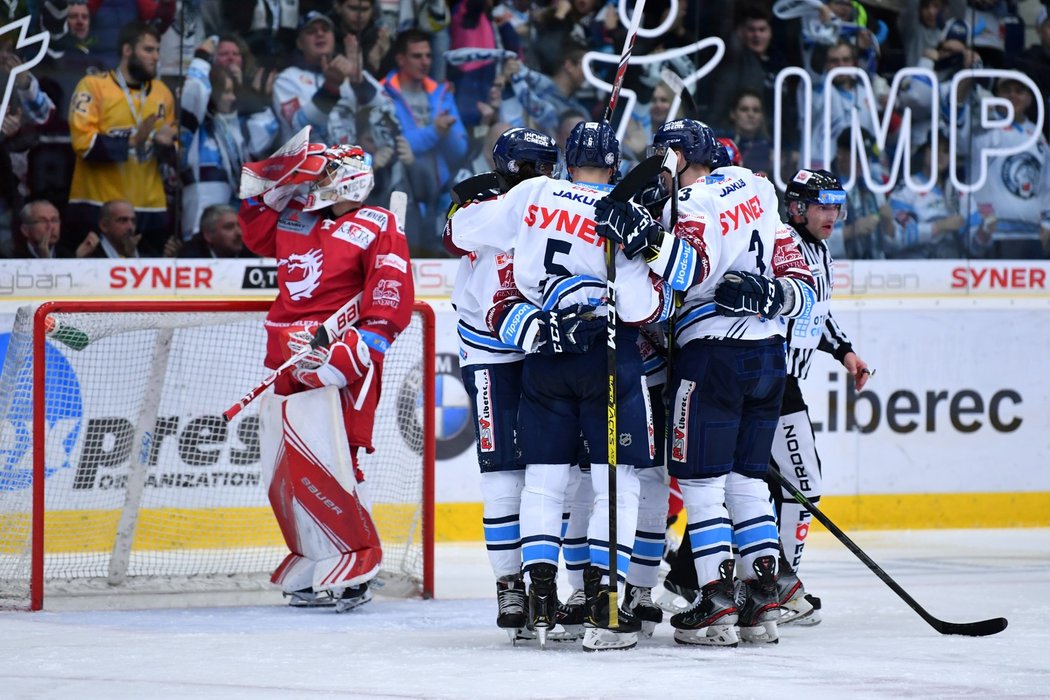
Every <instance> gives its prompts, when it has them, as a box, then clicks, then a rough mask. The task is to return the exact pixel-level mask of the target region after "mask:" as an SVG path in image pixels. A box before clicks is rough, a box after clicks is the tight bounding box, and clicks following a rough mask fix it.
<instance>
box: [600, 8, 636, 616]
mask: <svg viewBox="0 0 1050 700" xmlns="http://www.w3.org/2000/svg"><path fill="white" fill-rule="evenodd" d="M644 11H645V0H638V2H637V4H635V6H634V13H633V14H632V15H631V26H629V27H628V28H627V38H626V39H625V40H624V42H623V51H621V52H620V65H619V66H617V68H616V78H615V79H614V80H613V85H612V92H611V93H609V104H607V105H606V106H605V117H604V119H603V121H606V122H607V121H609V120H610V119H612V114H613V111H614V110H615V109H616V102H617V101H618V100H619V98H620V88H621V87H623V78H624V76H625V75H626V74H627V63H628V62H629V61H630V60H631V52H632V51H633V50H634V40H635V39H636V38H637V37H638V27H639V26H641V23H642V13H643V12H644ZM621 184H622V183H621ZM614 191H615V190H614ZM610 196H611V193H610ZM605 297H606V302H605V303H606V309H607V313H606V316H605V335H606V338H607V343H606V349H605V364H606V374H607V378H608V382H609V402H608V406H607V413H608V427H609V432H608V436H607V437H608V439H607V444H606V448H607V451H608V454H607V455H606V459H607V460H608V465H607V468H608V470H609V627H610V628H611V629H616V628H617V627H619V626H620V616H619V594H618V593H617V590H616V584H617V578H618V575H617V574H618V569H619V567H618V566H617V563H618V561H619V557H620V549H619V547H618V546H617V537H616V534H617V533H616V462H617V459H618V456H617V438H618V432H617V429H616V246H615V245H614V244H613V242H612V241H606V242H605Z"/></svg>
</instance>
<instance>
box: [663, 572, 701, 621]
mask: <svg viewBox="0 0 1050 700" xmlns="http://www.w3.org/2000/svg"><path fill="white" fill-rule="evenodd" d="M699 597H700V591H698V590H695V589H692V588H686V587H684V586H679V585H678V584H676V583H671V582H670V581H669V580H667V579H664V582H663V585H661V586H660V588H659V589H658V590H657V593H656V595H655V596H653V603H655V604H656V606H657V607H659V608H660V609H661V610H663V611H664V612H667V613H669V614H671V615H675V614H677V613H680V612H685V611H686V610H688V609H689V608H691V607H693V605H695V604H696V599H697V598H699Z"/></svg>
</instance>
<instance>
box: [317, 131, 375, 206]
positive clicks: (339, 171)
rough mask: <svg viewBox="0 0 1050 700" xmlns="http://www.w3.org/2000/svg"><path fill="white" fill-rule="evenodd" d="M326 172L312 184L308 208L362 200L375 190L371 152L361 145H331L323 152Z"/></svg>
mask: <svg viewBox="0 0 1050 700" xmlns="http://www.w3.org/2000/svg"><path fill="white" fill-rule="evenodd" d="M324 157H325V160H326V161H327V162H326V163H325V167H324V172H323V174H322V175H321V176H320V177H318V178H317V180H316V181H315V182H314V183H313V184H311V185H310V191H309V192H307V194H306V205H305V206H304V207H303V210H305V211H316V210H317V209H324V208H325V207H328V206H331V205H333V204H335V203H336V202H363V201H365V199H366V198H367V197H368V194H369V192H371V191H372V186H373V184H374V183H375V178H374V176H373V174H372V156H371V155H369V154H368V153H365V151H364V149H363V148H361V147H360V146H331V147H329V148H328V149H326V150H325V152H324Z"/></svg>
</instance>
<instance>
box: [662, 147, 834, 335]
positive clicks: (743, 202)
mask: <svg viewBox="0 0 1050 700" xmlns="http://www.w3.org/2000/svg"><path fill="white" fill-rule="evenodd" d="M662 223H663V225H664V227H665V228H669V227H670V226H669V224H670V203H668V205H667V206H666V208H665V209H664V215H663V222H662ZM674 234H675V236H677V237H678V238H680V239H683V240H684V241H685V242H686V243H688V244H689V245H690V247H692V248H693V249H694V250H695V251H696V255H697V261H696V268H697V269H698V270H699V271H700V272H699V273H698V274H697V275H696V276H695V279H696V280H697V281H696V282H695V284H693V285H692V286H690V287H689V289H688V291H687V292H686V295H685V300H684V302H683V303H682V306H681V308H680V309H679V310H678V313H677V319H678V320H677V321H676V323H675V340H676V342H677V343H678V345H680V346H681V345H684V344H686V343H687V342H689V341H690V340H694V339H697V338H708V339H732V340H761V339H763V338H769V337H771V336H775V335H783V330H782V326H781V324H779V323H770V322H768V321H766V320H765V319H763V318H761V317H759V316H757V315H755V316H743V317H735V316H723V315H721V314H719V313H718V311H717V309H716V307H715V301H714V299H715V288H716V287H717V286H718V285H719V284H721V282H722V277H723V275H725V273H727V272H731V271H734V270H742V271H745V272H753V273H755V274H760V275H765V276H767V277H777V278H781V279H788V280H794V282H792V291H793V292H794V295H793V297H794V303H793V304H792V306H791V308H785V309H784V311H783V312H782V315H784V316H787V317H789V318H790V317H794V316H797V315H799V314H800V313H802V312H803V311H804V310H805V308H808V307H809V306H812V303H813V300H814V292H813V275H812V274H811V273H810V271H809V266H808V265H806V261H805V259H804V258H803V257H802V253H801V252H800V251H799V249H798V243H797V242H796V241H795V239H794V238H793V236H792V232H791V227H790V226H788V225H787V224H785V223H783V222H782V221H781V220H780V214H779V211H778V201H777V193H776V190H775V189H774V188H773V185H772V183H770V182H769V180H767V179H766V178H764V177H761V176H759V175H756V174H755V173H753V172H751V171H750V170H748V169H747V168H741V167H738V166H730V167H723V168H719V169H718V170H717V171H715V172H714V173H712V174H711V175H708V176H706V177H702V178H700V179H699V180H697V181H696V182H695V183H693V184H692V185H689V186H688V187H683V188H682V189H681V191H680V192H679V193H678V223H677V225H676V226H675V229H674Z"/></svg>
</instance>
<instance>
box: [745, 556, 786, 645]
mask: <svg viewBox="0 0 1050 700" xmlns="http://www.w3.org/2000/svg"><path fill="white" fill-rule="evenodd" d="M753 569H754V571H755V578H753V579H750V580H748V581H745V582H744V587H743V591H744V602H743V603H742V604H741V605H740V614H739V619H738V621H737V626H738V627H739V628H740V638H741V639H742V640H744V641H745V642H752V643H754V644H776V643H777V642H779V641H780V635H779V633H778V631H777V620H778V619H779V618H780V599H779V598H778V596H777V579H776V559H774V558H773V557H770V556H765V557H759V558H758V559H756V560H755V563H754V565H753Z"/></svg>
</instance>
